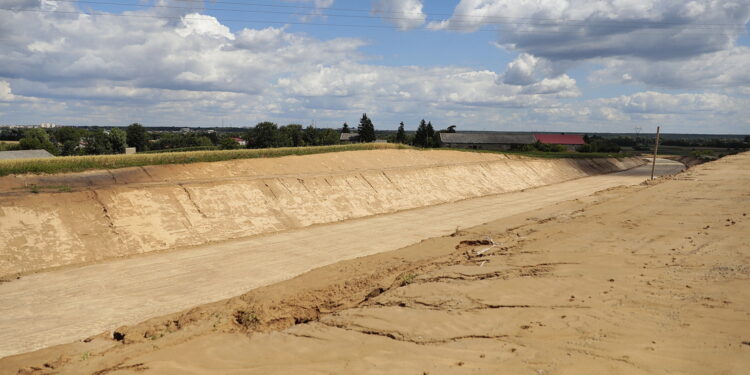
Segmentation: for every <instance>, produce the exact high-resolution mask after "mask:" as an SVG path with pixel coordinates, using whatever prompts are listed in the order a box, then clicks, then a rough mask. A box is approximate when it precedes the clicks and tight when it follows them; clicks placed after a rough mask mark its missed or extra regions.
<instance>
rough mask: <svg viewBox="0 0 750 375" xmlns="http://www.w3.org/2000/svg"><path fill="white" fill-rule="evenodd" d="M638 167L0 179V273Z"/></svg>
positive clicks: (449, 156) (208, 168) (492, 157)
mask: <svg viewBox="0 0 750 375" xmlns="http://www.w3.org/2000/svg"><path fill="white" fill-rule="evenodd" d="M642 163H643V161H642V160H640V159H636V158H630V159H622V160H618V159H592V160H571V159H556V160H551V159H546V160H545V159H529V158H518V157H515V158H509V157H507V156H504V155H500V154H480V153H471V152H458V151H416V150H375V151H355V152H339V153H329V154H318V155H307V156H289V157H282V158H273V159H248V160H233V161H228V162H217V163H199V164H190V165H166V166H149V167H138V168H125V169H117V170H111V171H107V170H105V171H93V172H83V173H71V174H63V175H51V176H35V175H25V176H7V177H0V276H7V275H13V274H17V273H21V274H25V273H30V272H34V271H39V270H44V269H48V268H53V267H61V266H69V265H75V264H84V263H92V262H98V261H102V260H106V259H112V258H117V257H125V256H132V255H138V254H145V253H150V252H154V251H161V250H168V249H175V248H184V247H187V246H196V245H203V244H207V243H212V242H218V241H225V240H231V239H237V238H245V237H250V236H255V235H259V234H266V233H274V232H279V231H284V230H290V229H296V228H303V227H308V226H311V225H315V224H325V223H333V222H338V221H342V220H349V219H354V218H361V217H367V216H372V215H379V214H386V213H392V212H397V211H402V210H407V209H413V208H418V207H425V206H431V205H436V204H441V203H447V202H455V201H459V200H463V199H469V198H476V197H482V196H487V195H492V194H498V193H505V192H510V191H518V190H522V189H526V188H531V187H536V186H543V185H548V184H552V183H558V182H562V181H566V180H571V179H576V178H581V177H585V176H590V175H597V174H602V173H610V172H616V171H620V170H624V169H629V168H632V167H635V166H638V165H640V164H642ZM29 186H41V187H42V188H41V190H42V191H43V192H42V193H39V194H34V193H32V192H31V191H30V189H29ZM44 187H52V189H49V188H48V189H46V190H45V189H44ZM55 187H57V188H60V187H62V190H64V191H67V190H70V191H69V192H54V190H55ZM49 190H52V192H48V191H49Z"/></svg>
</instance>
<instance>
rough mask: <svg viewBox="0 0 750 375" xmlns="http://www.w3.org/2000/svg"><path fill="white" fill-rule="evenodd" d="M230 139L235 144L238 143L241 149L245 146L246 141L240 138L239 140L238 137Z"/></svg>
mask: <svg viewBox="0 0 750 375" xmlns="http://www.w3.org/2000/svg"><path fill="white" fill-rule="evenodd" d="M232 139H233V140H234V141H235V142H237V143H238V144H239V145H240V146H242V147H245V146H247V141H246V140H244V139H242V138H239V137H233V138H232Z"/></svg>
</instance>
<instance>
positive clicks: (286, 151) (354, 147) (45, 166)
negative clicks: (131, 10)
mask: <svg viewBox="0 0 750 375" xmlns="http://www.w3.org/2000/svg"><path fill="white" fill-rule="evenodd" d="M402 148H412V147H411V146H406V145H396V144H390V143H359V144H350V145H335V146H312V147H282V148H265V149H241V150H220V151H192V152H169V153H159V154H134V155H89V156H62V157H56V158H48V159H21V160H0V176H7V175H10V174H23V173H64V172H80V171H85V170H89V169H116V168H126V167H139V166H144V165H160V164H188V163H200V162H212V161H224V160H233V159H252V158H273V157H280V156H287V155H310V154H320V153H325V152H339V151H358V150H382V149H402Z"/></svg>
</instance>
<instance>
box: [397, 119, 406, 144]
mask: <svg viewBox="0 0 750 375" xmlns="http://www.w3.org/2000/svg"><path fill="white" fill-rule="evenodd" d="M396 143H406V132H405V131H404V122H403V121H401V123H400V124H398V130H396Z"/></svg>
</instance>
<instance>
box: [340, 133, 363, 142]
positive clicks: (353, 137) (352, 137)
mask: <svg viewBox="0 0 750 375" xmlns="http://www.w3.org/2000/svg"><path fill="white" fill-rule="evenodd" d="M339 141H340V142H341V143H358V142H359V133H341V136H340V137H339Z"/></svg>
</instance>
